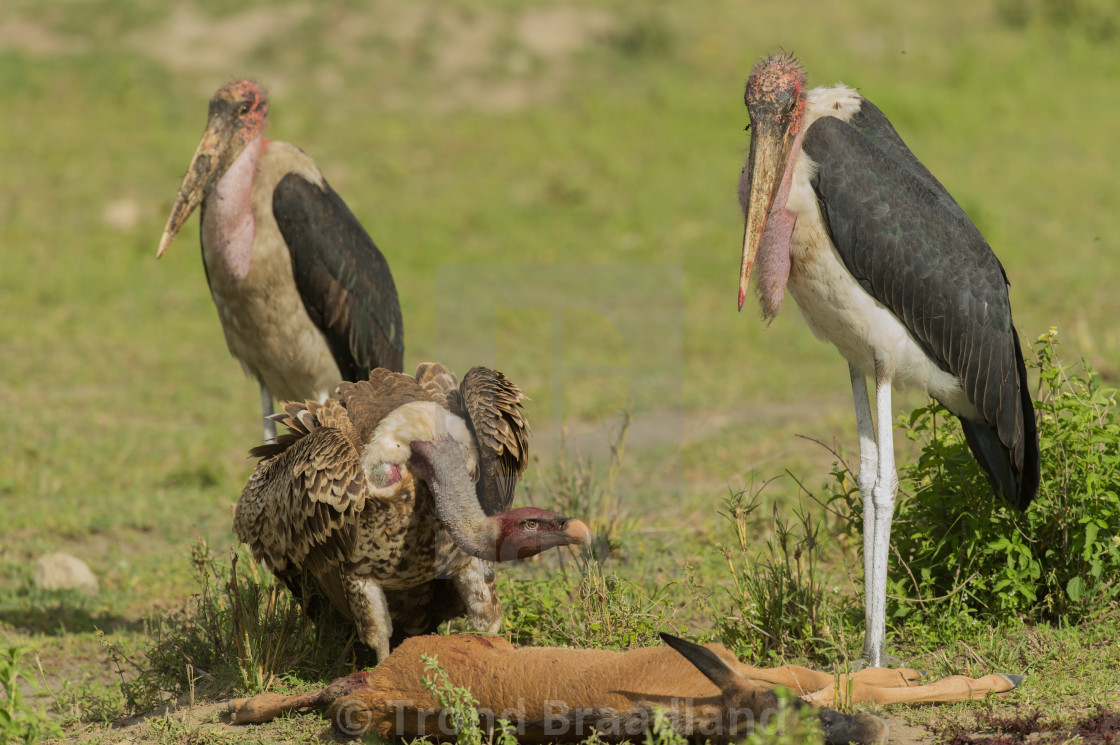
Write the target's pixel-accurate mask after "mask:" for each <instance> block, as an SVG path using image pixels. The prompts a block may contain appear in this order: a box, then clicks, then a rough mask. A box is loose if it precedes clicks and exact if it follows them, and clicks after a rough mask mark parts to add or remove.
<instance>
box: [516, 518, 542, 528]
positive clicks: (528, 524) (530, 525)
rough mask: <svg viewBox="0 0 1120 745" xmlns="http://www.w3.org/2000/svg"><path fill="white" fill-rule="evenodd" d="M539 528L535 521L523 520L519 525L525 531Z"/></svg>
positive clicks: (538, 523) (537, 522)
mask: <svg viewBox="0 0 1120 745" xmlns="http://www.w3.org/2000/svg"><path fill="white" fill-rule="evenodd" d="M540 526H541V524H540V522H539V521H537V520H524V521H522V523H521V527H523V528H525V530H536V529H537V528H539V527H540Z"/></svg>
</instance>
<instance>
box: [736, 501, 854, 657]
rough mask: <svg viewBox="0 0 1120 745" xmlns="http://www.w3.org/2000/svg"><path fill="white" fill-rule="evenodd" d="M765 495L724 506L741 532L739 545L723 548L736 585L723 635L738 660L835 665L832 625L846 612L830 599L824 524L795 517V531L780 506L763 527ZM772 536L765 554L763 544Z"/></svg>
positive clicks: (803, 516) (803, 515)
mask: <svg viewBox="0 0 1120 745" xmlns="http://www.w3.org/2000/svg"><path fill="white" fill-rule="evenodd" d="M759 504H760V495H759V492H756V493H754V494H753V495H751V496H750V497H748V496H747V494H746V492H738V493H736V494H732V495H731V496H729V497H728V498H727V499H726V500H724V506H725V510H726V511H725V512H723V513H721V514H722V515H723V517H725V518H726V519H727V520H728V521H729V522H730V523H731V524H732V526H733V527H734V530H735V541H736V542H735V545H732V546H726V545H721V546H720V547H719V548H720V551H721V552H722V554H723V557H724V560H725V561H726V562H727V569H728V572H729V573H730V575H731V580H732V585H731V587H729V588H728V589H727V592H728V595H729V598H730V601H731V612H730V613H726V614H717V621H716V635H717V636H718V637H719V639H720V641H722V642H723V643H724V644H726V645H727V646H728V647H730V648H731V649H733V650H735V651H736V653H737V654H739V655H740V656H742V657H746V658H747V659H752V660H756V661H759V662H762V661H766V660H782V659H786V658H788V657H790V656H813V657H821V658H824V659H832V660H833V661H835V660H834V658H835V653H836V652H837V642H836V641H835V640H834V639H833V638H832V631H831V626H832V620H833V618H834V617H835V616H837V615H838V609H837V608H835V607H833V606H831V605H830V597H831V596H830V595H828V594H827V593H826V592H825V583H824V579H823V576H822V572H821V569H820V564H821V543H820V534H821V529H822V525H821V520H820V519H819V518H816V519H815V518H814V517H813V516H812V515H811V514H810V513H809V512H807V511H803V510H799V511H796V512H795V515H796V517H797V522H796V523H794V524H793V525H792V526H791V525H789V524H788V523H786V522H785V521H783V520H782V519H781V518H779V517H778V511H777V508H776V507H775V508H774V510H773V511H772V513H771V517H770V521H769V523H768V524H767V525H763V524H762V521H760V520H758V519H757V517H756V513H757V512H758V510H759ZM758 535H768V536H769V537H768V539H767V541H766V543H765V544H764V545H763V546H762V547H761V548H758V547H757V545H758V544H757V542H756V540H755V537H756V536H758Z"/></svg>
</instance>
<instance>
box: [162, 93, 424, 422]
mask: <svg viewBox="0 0 1120 745" xmlns="http://www.w3.org/2000/svg"><path fill="white" fill-rule="evenodd" d="M267 124H268V99H267V98H266V97H265V95H264V92H263V91H261V89H260V87H259V86H257V84H256V83H254V82H252V81H250V80H236V81H234V82H232V83H230V84H228V85H226V86H223V87H222V88H219V89H218V92H217V93H215V94H214V97H213V98H212V99H210V118H209V121H208V122H207V124H206V131H205V133H203V135H202V141H201V142H200V143H199V145H198V150H196V151H195V154H194V158H193V159H192V160H191V164H190V167H189V168H188V169H187V175H186V176H185V177H184V178H183V183H182V185H181V186H180V187H179V194H178V196H177V197H176V199H175V205H174V207H172V209H171V216H170V217H169V218H168V220H167V227H166V228H164V231H163V237H162V238H161V239H160V242H159V253H158V255H159V256H162V255H163V252H164V251H166V250H167V247H168V246H169V245H171V241H172V240H174V239H175V235H176V234H177V233H178V232H179V229H180V228H182V226H183V223H185V222H186V220H187V218H188V217H190V215H191V213H192V212H193V211H194V209H195V207H198V206H199V205H200V204H201V205H202V210H201V215H202V218H201V220H202V229H201V234H202V261H203V264H204V266H205V268H206V279H207V281H208V282H209V284H210V293H211V295H213V297H214V304H215V305H216V306H217V307H218V317H219V319H220V320H221V323H222V330H223V331H224V332H225V335H226V344H227V345H228V346H229V351H230V353H231V354H232V355H233V356H234V357H236V358H237V359H238V360H239V361H240V362H241V366H242V367H243V368H244V369H245V372H246V374H248V375H251V376H252V377H254V378H256V379H257V381H258V382H259V383H260V387H261V410H262V414H263V416H264V437H265V440H266V441H271V440H274V439H275V438H276V425H275V423H274V422H273V421H272V420H271V419H269V418H268V417H269V416H270V415H271V414H272V398H273V396H276V397H277V398H279V399H281V400H289V401H297V400H304V399H317V400H319V401H322V400H324V399H326V398H327V397H328V396H329V395H330V394H331V393H332V392H333V391H334V389H335V386H337V385H338V383H339V382H340V381H342V380H349V381H355V380H362V379H364V378H365V377H366V376H367V375H369V371H370V370H372V369H373V368H376V367H384V368H387V369H390V370H393V371H396V372H400V370H401V369H402V368H403V357H404V343H403V340H402V338H403V328H402V324H401V309H400V303H399V302H398V300H397V289H396V286H395V285H394V284H393V275H392V274H391V273H390V271H389V264H388V262H386V261H385V257H384V256H382V255H381V252H380V251H378V250H377V246H375V245H374V244H373V241H372V240H371V239H370V237H369V235H367V234H366V231H365V230H363V229H362V226H361V224H360V223H359V222H358V219H357V218H356V217H354V215H353V213H351V212H350V210H349V208H347V206H346V203H345V202H343V201H342V198H341V197H339V196H338V194H336V193H335V191H334V190H333V189H332V188H331V187H330V185H329V184H328V183H327V181H326V179H324V178H323V174H321V173H320V172H319V169H318V168H317V167H316V166H315V163H314V162H313V161H312V160H311V159H310V158H309V157H307V155H305V154H304V153H303V151H302V150H300V149H299V148H297V147H294V146H293V145H289V144H287V143H284V142H275V141H271V140H266V139H264V130H265V127H266V126H267Z"/></svg>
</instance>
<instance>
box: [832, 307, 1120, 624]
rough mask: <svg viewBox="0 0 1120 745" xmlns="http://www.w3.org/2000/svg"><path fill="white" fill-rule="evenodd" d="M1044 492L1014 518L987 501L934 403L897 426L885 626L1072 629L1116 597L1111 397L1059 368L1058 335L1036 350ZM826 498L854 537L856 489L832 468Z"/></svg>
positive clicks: (1117, 462)
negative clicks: (1011, 621) (1044, 624)
mask: <svg viewBox="0 0 1120 745" xmlns="http://www.w3.org/2000/svg"><path fill="white" fill-rule="evenodd" d="M1029 364H1030V367H1032V368H1034V369H1037V370H1038V374H1039V380H1040V396H1039V397H1038V400H1037V401H1036V402H1035V413H1036V418H1037V421H1038V431H1039V442H1040V446H1041V451H1042V485H1041V488H1040V489H1039V493H1038V496H1037V497H1036V498H1035V500H1034V502H1033V503H1032V504H1031V506H1030V508H1029V509H1028V510H1027V511H1026V512H1025V513H1021V512H1019V511H1017V510H1015V509H1013V508H1011V507H1010V506H1008V505H1007V504H1005V503H1004V502H1003V500H1001V499H999V498H997V497H995V496H994V495H993V494H992V488H991V485H990V484H989V482H988V479H987V477H986V476H985V474H984V473H983V471H982V470H981V469H980V466H979V465H978V464H977V463H976V460H975V458H973V456H972V454H971V452H970V451H969V449H968V446H967V444H966V443H965V441H964V437H963V435H962V433H961V430H960V425H959V423H958V421H957V419H956V418H955V417H953V416H952V415H950V414H948V413H947V412H945V410H944V409H942V408H941V407H940V406H938V405H937V404H934V403H931V404H930V405H928V406H925V407H923V408H921V409H918V410H917V411H915V412H914V413H913V414H911V415H910V417H909V418H908V419H905V420H904V421H903V424H904V425H905V427H906V430H907V436H908V437H909V438H910V439H912V440H916V441H917V442H918V443H920V447H921V453H920V456H919V458H918V460H917V461H915V462H914V463H911V464H908V465H905V466H903V467H902V468H901V469H900V470H899V503H898V509H897V512H896V518H895V522H894V526H893V530H892V533H891V540H892V551H893V552H894V559H895V560H894V561H893V562H892V564H891V570H890V571H891V574H890V579H889V588H888V595H889V596H891V597H892V598H895V599H897V600H899V602H896V603H895V607H894V611H893V616H894V617H895V618H900V617H905V616H908V615H910V614H914V613H920V614H922V616H923V617H924V618H927V619H929V620H937V622H938V623H939V624H940V623H943V622H946V619H952V621H953V623H957V624H960V623H968V622H969V619H972V620H973V621H975V620H976V619H978V618H979V617H982V616H987V617H998V618H1022V619H1024V620H1031V621H1051V620H1058V619H1065V620H1066V621H1071V622H1076V621H1078V620H1082V619H1085V618H1087V617H1088V616H1089V615H1090V614H1092V613H1093V611H1094V609H1096V608H1099V607H1100V606H1101V605H1103V604H1107V603H1108V602H1110V601H1114V600H1116V599H1117V598H1118V597H1120V585H1118V584H1117V582H1116V577H1118V576H1120V423H1118V422H1117V417H1116V414H1117V412H1116V391H1115V390H1113V389H1109V388H1105V387H1104V386H1103V385H1102V384H1101V382H1100V379H1099V377H1098V376H1097V373H1096V372H1095V371H1094V370H1093V368H1092V367H1091V366H1090V365H1089V364H1088V363H1086V362H1082V365H1081V371H1080V372H1079V373H1074V372H1073V371H1071V370H1070V369H1068V368H1067V367H1066V366H1064V365H1063V364H1062V362H1061V361H1060V360H1059V358H1058V339H1057V332H1056V331H1055V330H1054V329H1051V330H1050V331H1049V332H1047V333H1046V334H1043V335H1042V336H1041V337H1040V338H1039V340H1038V344H1037V345H1036V350H1035V360H1033V361H1031V362H1030V363H1029ZM835 476H836V480H837V481H836V484H837V485H836V488H835V489H834V498H835V499H836V500H837V501H839V502H842V503H843V504H844V505H846V511H845V512H846V514H847V515H848V516H849V520H848V522H847V529H848V530H849V532H850V533H851V534H852V535H853V536H855V535H858V531H859V529H860V522H861V515H862V507H861V506H860V504H859V493H858V491H857V490H855V489H854V488H853V487H852V484H853V483H854V479H853V478H852V476H851V474H849V473H847V472H846V469H844V468H840V469H837V471H836V473H835Z"/></svg>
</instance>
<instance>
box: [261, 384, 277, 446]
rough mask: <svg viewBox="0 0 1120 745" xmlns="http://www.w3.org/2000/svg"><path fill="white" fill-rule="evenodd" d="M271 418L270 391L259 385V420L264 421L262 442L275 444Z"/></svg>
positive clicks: (274, 427)
mask: <svg viewBox="0 0 1120 745" xmlns="http://www.w3.org/2000/svg"><path fill="white" fill-rule="evenodd" d="M270 416H272V391H270V390H268V386H267V385H265V384H264V383H261V418H262V419H263V420H264V441H265V442H276V422H274V421H272V420H271V419H269V417H270Z"/></svg>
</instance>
